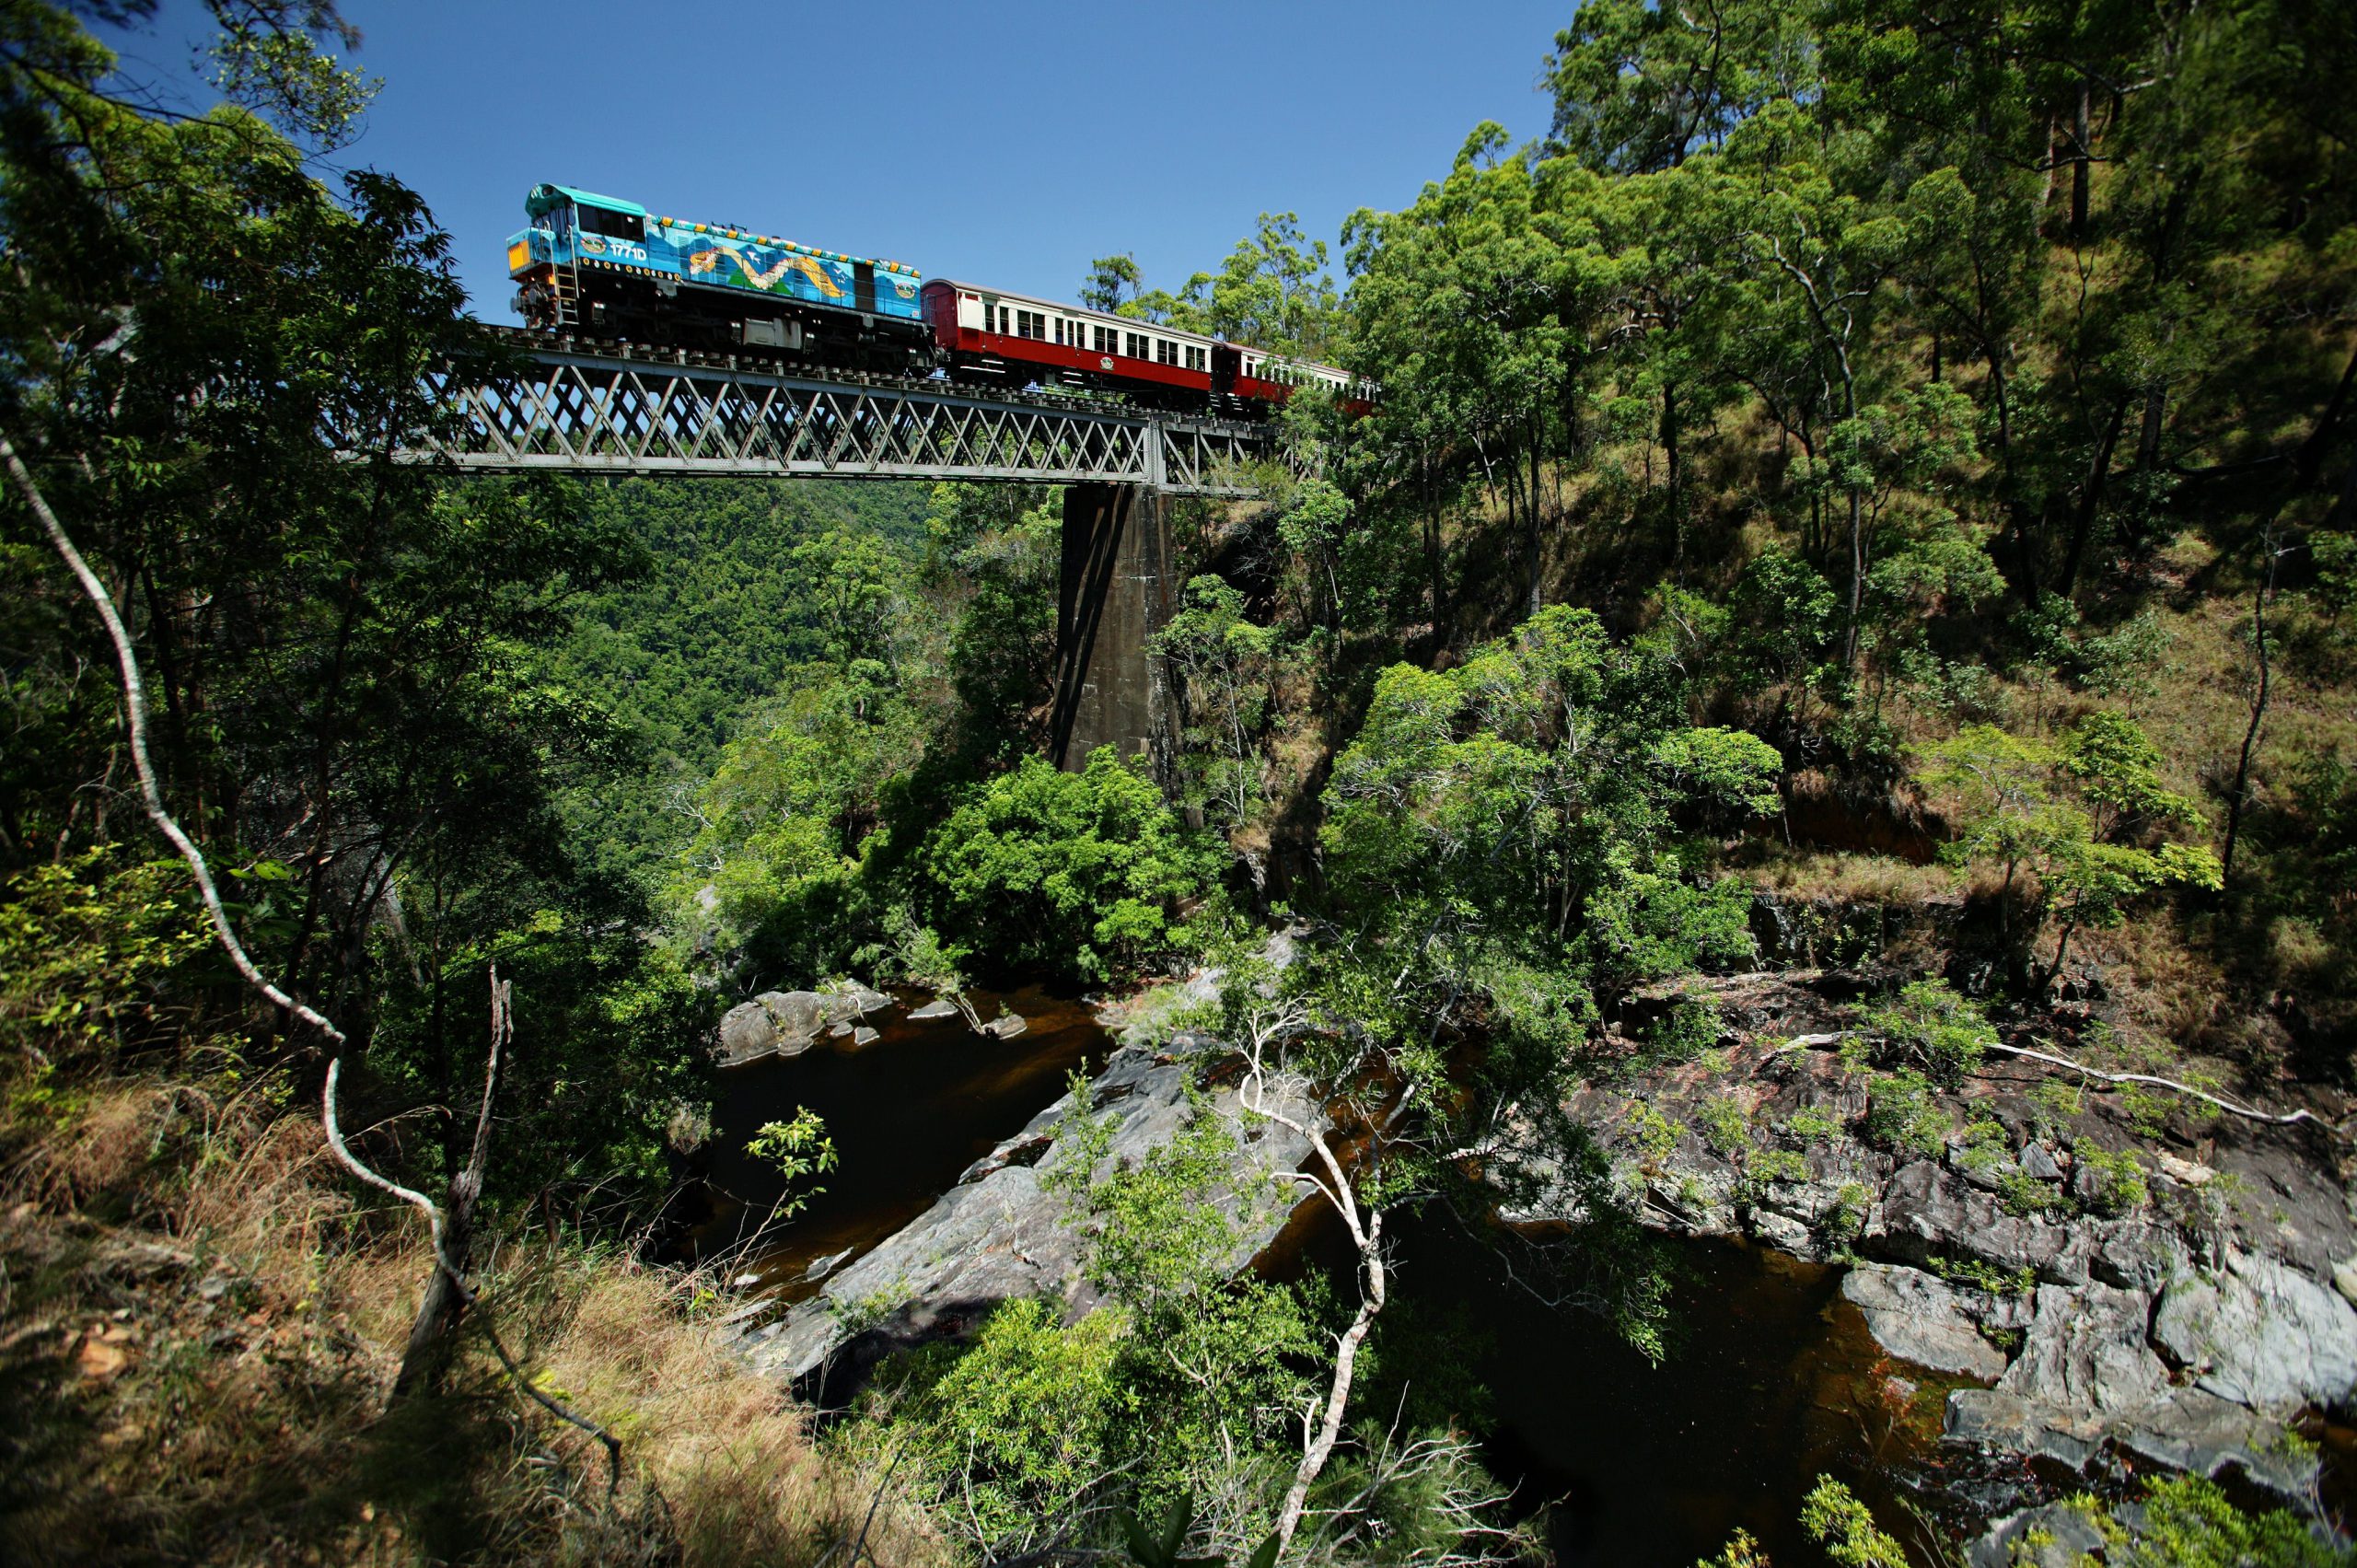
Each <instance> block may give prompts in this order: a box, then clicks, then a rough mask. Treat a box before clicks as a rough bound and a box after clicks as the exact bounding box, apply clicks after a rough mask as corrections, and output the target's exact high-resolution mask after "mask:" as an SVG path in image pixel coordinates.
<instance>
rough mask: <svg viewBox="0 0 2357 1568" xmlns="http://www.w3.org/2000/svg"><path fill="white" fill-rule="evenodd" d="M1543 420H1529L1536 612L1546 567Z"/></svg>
mask: <svg viewBox="0 0 2357 1568" xmlns="http://www.w3.org/2000/svg"><path fill="white" fill-rule="evenodd" d="M1545 430H1546V424H1545V422H1544V421H1543V420H1542V419H1540V418H1539V417H1538V415H1536V414H1533V415H1532V417H1531V421H1530V495H1529V503H1530V518H1529V522H1530V546H1529V550H1530V610H1529V613H1531V614H1533V615H1536V614H1538V605H1539V600H1540V597H1541V589H1542V587H1544V572H1545V568H1546V554H1547V551H1546V539H1545V536H1544V535H1543V534H1542V533H1541V532H1540V529H1539V522H1538V444H1539V440H1540V438H1541V436H1543V434H1544V433H1545Z"/></svg>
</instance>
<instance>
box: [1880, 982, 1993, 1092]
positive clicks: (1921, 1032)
mask: <svg viewBox="0 0 2357 1568" xmlns="http://www.w3.org/2000/svg"><path fill="white" fill-rule="evenodd" d="M1865 1027H1866V1028H1867V1029H1868V1030H1869V1031H1870V1032H1872V1033H1873V1034H1874V1035H1875V1036H1877V1037H1878V1038H1879V1040H1880V1041H1881V1043H1880V1046H1879V1047H1878V1049H1877V1050H1876V1051H1875V1056H1876V1058H1877V1059H1879V1060H1880V1061H1882V1062H1883V1063H1886V1064H1889V1063H1904V1064H1906V1065H1907V1066H1910V1067H1913V1068H1915V1069H1917V1070H1919V1071H1921V1072H1922V1073H1924V1074H1927V1075H1928V1076H1929V1077H1930V1078H1931V1079H1932V1080H1933V1082H1934V1083H1936V1084H1938V1085H1939V1086H1941V1087H1943V1088H1954V1087H1956V1086H1957V1085H1959V1084H1961V1083H1963V1082H1964V1080H1965V1078H1966V1077H1967V1076H1968V1075H1969V1074H1971V1073H1972V1072H1973V1070H1974V1069H1975V1068H1977V1067H1979V1066H1980V1058H1981V1055H1982V1053H1983V1052H1984V1051H1987V1050H1988V1048H1989V1047H1990V1046H1991V1045H1994V1044H1995V1043H1996V1042H1997V1031H1996V1030H1995V1029H1994V1028H1991V1026H1990V1023H1989V1020H1988V1019H1987V1018H1986V1017H1984V1016H1981V1012H1980V1008H1979V1007H1978V1006H1977V1005H1974V1004H1973V1003H1972V1002H1971V1001H1970V1000H1969V999H1968V998H1966V997H1963V996H1959V995H1957V994H1956V992H1955V991H1954V990H1953V989H1952V988H1950V986H1949V985H1948V984H1947V982H1946V981H1940V980H1919V981H1914V982H1912V983H1911V984H1910V985H1908V986H1907V987H1906V988H1905V989H1903V990H1902V991H1900V992H1899V993H1898V997H1897V998H1896V999H1895V1000H1893V1001H1892V1003H1891V1005H1889V1006H1887V1007H1881V1008H1877V1009H1875V1011H1874V1012H1871V1013H1869V1014H1867V1015H1866V1018H1865Z"/></svg>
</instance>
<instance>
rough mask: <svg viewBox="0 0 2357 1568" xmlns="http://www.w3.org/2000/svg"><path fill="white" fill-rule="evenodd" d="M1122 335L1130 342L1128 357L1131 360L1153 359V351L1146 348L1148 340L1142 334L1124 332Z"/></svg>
mask: <svg viewBox="0 0 2357 1568" xmlns="http://www.w3.org/2000/svg"><path fill="white" fill-rule="evenodd" d="M1122 335H1123V336H1124V337H1126V338H1128V339H1129V340H1130V357H1131V358H1132V359H1151V358H1153V357H1154V352H1153V350H1152V349H1150V348H1148V347H1147V346H1146V345H1147V343H1148V339H1147V338H1146V335H1145V334H1144V332H1125V333H1123V334H1122Z"/></svg>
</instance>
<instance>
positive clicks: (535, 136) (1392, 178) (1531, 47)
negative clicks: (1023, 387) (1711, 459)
mask: <svg viewBox="0 0 2357 1568" xmlns="http://www.w3.org/2000/svg"><path fill="white" fill-rule="evenodd" d="M1573 5H1574V0H1547V3H1543V4H1540V3H1533V0H1484V3H1482V4H1478V5H1473V6H1436V5H1429V4H1422V5H1420V4H1412V3H1408V0H1262V3H1260V4H1250V3H1247V0H1201V3H1196V4H1161V5H1147V4H1139V3H1136V0H1110V3H1102V4H1097V5H1076V4H1062V5H1055V4H1046V3H1042V0H1002V3H995V4H982V3H974V4H953V3H948V0H901V3H890V4H885V5H856V4H835V5H831V6H814V5H809V4H807V3H806V4H786V5H779V4H776V3H774V0H737V3H736V4H733V5H723V4H717V3H714V0H701V3H697V4H681V3H679V0H627V3H625V0H570V3H563V4H560V3H555V0H346V3H345V5H344V7H343V9H344V14H345V15H346V16H347V17H350V18H351V19H352V20H353V21H354V22H355V23H357V24H358V26H359V27H360V29H362V31H363V33H364V34H365V40H364V42H363V44H362V46H361V49H360V51H359V52H358V53H357V54H356V55H355V56H354V64H358V65H359V66H361V67H362V68H364V69H365V70H366V71H367V72H368V73H369V74H370V75H377V76H381V77H382V78H384V82H385V87H384V91H383V93H382V94H381V95H380V96H379V97H378V98H377V102H376V105H375V107H374V108H373V109H372V110H371V111H370V114H369V120H368V129H367V134H366V135H365V136H364V137H363V138H362V139H361V140H360V141H359V142H358V143H357V144H355V145H354V146H353V147H351V148H350V149H348V150H347V151H346V152H344V153H343V154H342V155H340V157H339V159H338V161H340V162H343V163H346V164H359V165H369V166H373V167H376V168H382V169H385V170H388V171H389V172H391V173H394V174H396V175H399V176H400V177H401V179H402V180H405V181H406V182H408V183H409V184H410V185H412V187H414V188H415V189H417V190H418V191H419V192H422V193H423V194H424V196H425V198H426V200H427V201H428V202H429V203H431V204H432V206H433V208H434V211H435V215H436V216H437V217H438V218H439V219H440V220H441V222H442V225H443V226H444V227H446V228H447V229H448V230H449V231H450V233H451V235H452V236H453V238H454V239H455V241H456V244H457V249H458V253H459V266H460V271H461V273H462V275H463V276H464V278H465V280H466V283H467V286H468V288H469V290H470V293H471V294H472V296H473V298H474V302H475V309H476V312H477V313H478V314H479V315H481V316H482V318H483V319H486V320H491V321H505V320H509V319H513V318H512V315H511V313H510V312H509V310H508V308H507V300H508V296H509V292H510V291H509V289H508V286H507V283H506V277H505V268H504V265H503V263H502V261H501V255H500V245H501V242H502V241H503V240H504V239H505V238H506V237H507V235H508V234H509V233H511V232H512V231H514V230H515V229H517V228H518V227H520V226H522V223H523V202H524V192H526V191H527V190H528V189H529V188H530V187H531V186H532V185H533V184H534V183H535V182H537V181H540V180H555V181H560V182H563V183H565V184H572V185H580V186H585V187H586V188H588V189H590V190H593V191H602V192H607V193H609V194H611V195H617V196H625V197H629V198H631V199H632V200H634V201H640V202H644V203H646V204H647V205H648V206H650V207H652V208H654V209H656V211H658V212H666V213H670V214H673V215H679V216H684V217H693V218H698V219H706V220H710V221H716V222H729V223H738V224H743V225H746V226H750V227H753V228H756V229H759V230H761V231H763V232H766V233H771V234H782V235H785V236H787V237H789V238H795V239H799V240H802V241H804V242H806V243H807V244H812V245H818V246H822V247H824V248H827V249H829V250H846V251H851V252H854V253H857V254H864V255H877V256H885V257H890V258H893V259H895V260H899V261H907V262H910V263H911V264H912V265H914V266H916V267H918V268H920V269H922V270H923V272H924V273H927V274H928V275H946V276H956V277H963V278H970V279H973V280H976V281H980V282H983V283H990V284H994V285H998V286H1000V287H1003V288H1007V289H1010V290H1015V291H1020V292H1028V293H1034V294H1044V295H1047V296H1051V297H1055V298H1070V297H1071V296H1072V295H1073V294H1074V291H1075V290H1076V289H1077V287H1078V285H1079V284H1080V280H1081V278H1082V276H1083V274H1084V273H1085V271H1086V267H1087V264H1088V261H1089V260H1090V258H1092V257H1095V256H1099V255H1104V254H1107V253H1109V252H1112V251H1119V250H1130V251H1134V252H1135V253H1136V255H1137V257H1138V260H1139V261H1140V263H1141V264H1142V265H1143V266H1144V269H1145V272H1146V277H1147V282H1148V283H1149V284H1150V285H1161V286H1166V287H1171V288H1176V287H1177V286H1178V285H1179V284H1181V283H1183V282H1184V281H1185V279H1186V277H1187V275H1188V274H1189V273H1192V272H1194V271H1197V270H1199V269H1210V268H1213V267H1215V266H1216V265H1217V264H1218V262H1219V261H1220V259H1221V258H1222V257H1224V256H1225V255H1226V253H1227V251H1228V250H1229V249H1230V248H1231V247H1232V246H1233V245H1234V244H1235V242H1236V241H1237V238H1240V237H1241V236H1243V235H1244V234H1246V233H1248V232H1249V230H1250V229H1251V227H1252V226H1253V223H1254V220H1255V218H1256V217H1257V215H1259V214H1260V213H1261V212H1262V211H1264V210H1265V211H1271V212H1284V211H1295V212H1298V213H1299V214H1300V215H1301V220H1302V224H1303V226H1304V228H1305V229H1306V231H1307V232H1308V233H1309V235H1310V236H1311V237H1312V238H1323V239H1325V240H1326V241H1327V243H1328V245H1329V249H1330V250H1332V252H1333V255H1332V262H1333V267H1334V273H1335V276H1336V278H1337V280H1338V281H1339V280H1340V278H1341V248H1340V245H1339V242H1338V241H1339V234H1340V231H1341V224H1342V220H1343V219H1344V218H1345V217H1346V216H1347V215H1349V214H1350V213H1351V212H1352V211H1353V210H1354V209H1356V208H1358V207H1362V206H1366V207H1375V208H1379V209H1380V208H1396V207H1399V206H1402V205H1405V204H1406V203H1408V202H1410V201H1411V200H1413V199H1414V196H1415V194H1416V192H1417V190H1418V189H1419V187H1420V186H1421V185H1422V182H1423V181H1424V180H1428V179H1435V178H1438V177H1439V176H1440V175H1441V174H1443V173H1445V172H1446V169H1447V168H1448V164H1449V160H1450V158H1451V157H1453V156H1454V155H1455V153H1456V151H1457V147H1458V146H1459V145H1461V144H1462V142H1463V141H1464V138H1465V135H1466V134H1467V133H1468V132H1469V131H1470V130H1471V129H1472V128H1473V127H1474V126H1475V125H1476V124H1478V123H1479V122H1481V121H1482V120H1484V119H1489V120H1495V121H1497V122H1500V123H1501V124H1503V125H1504V126H1505V127H1506V129H1507V130H1508V131H1509V132H1511V133H1512V134H1514V136H1515V139H1516V140H1517V141H1520V140H1525V139H1527V138H1530V137H1533V136H1537V135H1539V134H1543V133H1544V132H1545V131H1546V129H1547V121H1548V112H1549V103H1548V100H1547V99H1546V97H1545V96H1544V95H1543V94H1542V93H1540V92H1539V91H1538V87H1537V83H1538V75H1539V70H1540V66H1541V64H1542V63H1543V61H1544V59H1545V56H1546V54H1547V52H1548V49H1549V47H1550V43H1551V41H1552V39H1553V37H1554V33H1555V31H1556V29H1559V28H1561V27H1562V26H1564V25H1565V24H1566V23H1567V22H1568V21H1569V20H1570V18H1571V14H1572V11H1573ZM199 17H201V13H200V12H199V11H198V8H197V7H196V6H195V5H194V4H192V0H168V4H167V8H166V11H165V14H164V18H163V20H162V22H161V23H160V25H159V26H158V27H157V29H154V30H153V31H152V32H149V33H146V34H144V35H134V36H130V37H120V38H117V39H115V40H113V41H115V42H116V43H117V44H118V46H119V47H120V48H121V49H122V52H123V53H124V54H125V55H126V57H127V58H128V59H129V60H130V61H131V62H133V63H134V64H136V65H138V66H139V67H140V68H141V74H142V75H146V76H147V77H149V78H150V79H158V80H160V79H164V78H169V77H175V76H176V77H178V78H179V79H180V81H182V82H183V83H185V81H186V80H187V74H188V64H187V63H188V59H189V44H188V42H187V40H188V39H189V38H191V37H192V36H193V34H192V31H190V30H188V29H192V28H193V27H194V25H195V23H196V21H197V20H198V19H199Z"/></svg>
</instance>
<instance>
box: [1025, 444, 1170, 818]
mask: <svg viewBox="0 0 2357 1568" xmlns="http://www.w3.org/2000/svg"><path fill="white" fill-rule="evenodd" d="M1173 565H1174V563H1173V562H1172V560H1171V554H1170V528H1169V520H1168V517H1167V497H1166V496H1165V494H1164V493H1163V492H1161V491H1160V490H1157V489H1155V488H1152V487H1150V486H1146V485H1137V484H1095V483H1089V484H1074V485H1069V486H1067V487H1066V488H1065V490H1064V527H1063V575H1062V584H1061V586H1060V591H1059V593H1058V597H1057V602H1056V701H1055V709H1054V716H1053V727H1052V730H1051V740H1050V742H1049V744H1050V747H1051V756H1052V757H1053V758H1054V760H1055V763H1056V765H1057V766H1058V767H1060V768H1063V769H1065V770H1067V771H1072V772H1077V771H1078V770H1079V769H1081V768H1082V767H1084V766H1086V764H1087V761H1088V754H1089V753H1090V752H1091V751H1093V750H1095V749H1097V747H1099V746H1108V745H1109V746H1112V747H1114V748H1116V749H1118V750H1119V751H1120V754H1121V755H1122V756H1124V757H1128V756H1133V755H1137V754H1139V753H1144V755H1145V757H1146V758H1147V760H1148V761H1149V762H1150V764H1151V766H1152V769H1153V773H1154V777H1155V782H1156V783H1158V784H1161V785H1162V787H1163V790H1164V792H1165V793H1166V794H1167V792H1168V791H1169V789H1170V787H1171V783H1172V780H1171V752H1172V741H1173V737H1172V733H1171V726H1172V723H1173V717H1172V714H1171V711H1170V710H1171V704H1170V688H1169V680H1168V678H1167V674H1166V673H1165V671H1164V669H1163V668H1162V661H1161V660H1160V659H1158V658H1155V657H1154V656H1152V655H1150V654H1149V653H1148V652H1147V651H1146V644H1147V642H1148V640H1149V639H1150V638H1152V637H1153V636H1154V634H1155V633H1157V632H1159V631H1161V630H1162V628H1163V627H1164V625H1166V624H1167V622H1168V621H1169V620H1170V616H1171V611H1172V608H1173V605H1174V603H1175V601H1176V600H1177V598H1178V593H1179V584H1178V583H1177V582H1176V581H1174V580H1173V578H1172V571H1173Z"/></svg>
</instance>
